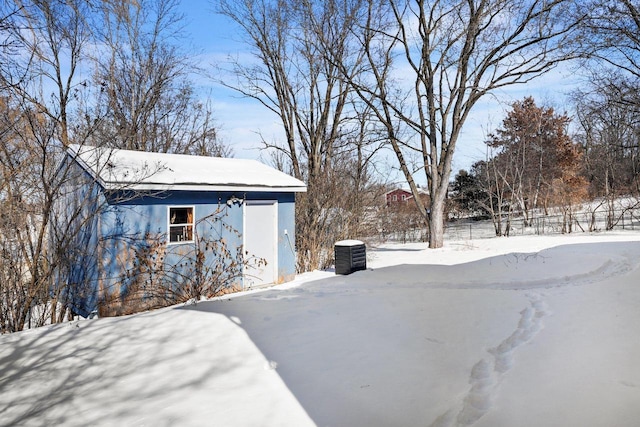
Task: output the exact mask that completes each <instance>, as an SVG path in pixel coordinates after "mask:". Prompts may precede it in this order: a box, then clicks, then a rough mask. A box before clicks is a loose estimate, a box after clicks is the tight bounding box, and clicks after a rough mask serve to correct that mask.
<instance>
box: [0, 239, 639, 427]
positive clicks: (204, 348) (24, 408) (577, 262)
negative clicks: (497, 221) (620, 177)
mask: <svg viewBox="0 0 640 427" xmlns="http://www.w3.org/2000/svg"><path fill="white" fill-rule="evenodd" d="M639 254H640V235H637V234H630V233H626V234H625V233H622V234H606V235H582V236H580V237H562V236H554V237H518V238H508V239H491V240H482V241H472V242H451V243H447V245H446V246H445V248H443V249H438V250H427V249H426V248H425V247H424V246H423V245H419V244H410V245H385V246H382V247H379V248H375V249H374V248H369V249H368V255H369V256H370V259H369V260H368V265H369V266H370V267H371V268H370V269H369V270H367V271H361V272H358V273H354V274H352V275H349V276H335V275H333V274H330V273H326V272H314V273H309V274H306V275H304V276H303V277H299V278H298V279H297V280H296V281H295V282H294V283H289V284H287V285H286V286H282V287H275V288H272V289H269V290H261V291H252V292H247V293H244V294H241V295H234V296H231V297H225V298H219V299H217V300H214V301H206V302H201V303H198V304H197V305H192V306H176V307H171V308H168V309H164V310H158V311H154V312H150V313H144V314H139V315H134V316H128V317H122V318H116V319H98V320H93V321H83V322H74V323H70V324H66V325H59V326H55V327H48V328H42V329H39V330H33V331H27V332H25V333H20V334H14V335H8V336H2V337H0V424H1V425H15V424H23V425H53V424H64V425H87V424H92V425H154V426H155V425H169V424H174V425H175V424H178V425H224V426H305V425H319V426H325V425H329V426H405V425H421V426H434V427H435V426H439V427H446V426H471V425H473V426H481V427H489V426H494V427H495V426H542V425H544V426H574V425H579V426H603V425H607V426H635V425H637V420H638V419H640V405H638V402H640V364H638V363H637V360H638V359H639V357H640V337H639V336H638V333H637V325H638V324H640V311H639V310H638V307H639V306H640V269H639V268H638V265H639Z"/></svg>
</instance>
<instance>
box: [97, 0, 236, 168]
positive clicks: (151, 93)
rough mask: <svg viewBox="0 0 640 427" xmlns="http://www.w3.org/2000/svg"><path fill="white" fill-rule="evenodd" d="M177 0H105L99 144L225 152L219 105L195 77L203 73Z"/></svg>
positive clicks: (101, 17) (99, 61) (101, 15)
mask: <svg viewBox="0 0 640 427" xmlns="http://www.w3.org/2000/svg"><path fill="white" fill-rule="evenodd" d="M178 4H179V2H178V0H141V1H135V2H133V1H105V2H102V4H101V6H100V8H99V14H98V15H99V16H97V17H96V21H97V23H96V27H98V28H101V30H100V31H99V34H97V36H96V38H97V40H98V41H99V42H100V45H99V46H101V47H99V48H98V49H97V51H96V52H95V53H94V64H95V70H96V71H95V73H94V76H93V79H94V81H95V85H96V87H98V88H100V89H99V92H98V93H97V94H96V98H97V99H96V102H97V104H98V108H100V109H101V113H100V114H99V115H101V116H104V117H105V118H106V120H103V121H102V123H101V127H100V132H99V133H97V134H96V136H95V138H94V141H93V143H94V145H105V144H106V145H109V146H112V147H114V148H123V149H130V150H146V151H153V152H172V153H181V154H184V153H191V154H199V155H217V156H224V155H229V154H231V151H230V150H229V149H228V148H226V147H224V146H223V145H222V143H221V141H220V140H219V137H218V134H217V129H216V126H215V121H214V120H213V114H212V109H211V107H210V105H209V103H207V102H203V101H201V100H200V99H199V97H198V94H197V92H196V90H195V88H194V85H193V83H192V81H191V80H190V75H191V73H197V72H199V70H198V68H197V67H196V65H195V64H193V62H192V61H191V60H190V59H189V56H188V52H186V51H185V50H184V47H183V46H181V45H180V44H179V42H184V37H183V35H182V26H183V16H182V15H181V14H180V13H178V11H177V6H178Z"/></svg>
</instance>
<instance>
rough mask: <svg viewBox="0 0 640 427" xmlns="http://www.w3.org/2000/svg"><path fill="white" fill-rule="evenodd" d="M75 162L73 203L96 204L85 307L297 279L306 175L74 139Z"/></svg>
mask: <svg viewBox="0 0 640 427" xmlns="http://www.w3.org/2000/svg"><path fill="white" fill-rule="evenodd" d="M66 161H71V162H72V166H74V167H75V166H77V169H78V170H79V171H80V174H79V175H78V179H76V180H75V181H74V184H73V188H72V189H69V190H68V191H67V192H66V197H65V198H64V202H63V205H66V206H69V203H76V204H77V203H84V204H85V205H86V207H83V208H82V212H83V215H81V218H75V222H76V224H82V225H81V226H82V227H84V228H83V233H80V234H79V237H78V239H76V241H77V243H78V245H80V246H81V247H82V249H83V250H80V251H77V252H78V253H82V254H83V255H82V256H79V257H78V258H77V265H78V267H76V269H77V272H76V275H75V277H76V279H75V282H77V283H84V284H85V285H84V286H83V287H82V289H75V290H74V291H73V292H74V295H73V297H72V298H71V299H72V300H73V308H74V310H75V311H76V312H78V313H80V314H82V315H87V314H88V313H90V312H92V311H94V310H96V309H98V308H100V307H103V308H104V307H111V308H109V310H111V311H108V310H107V309H106V308H105V309H104V310H107V311H108V312H107V313H106V314H117V313H118V310H124V311H129V312H130V311H135V310H134V309H132V308H123V307H124V306H126V305H129V306H132V305H134V306H135V305H136V304H137V303H138V302H139V300H140V299H142V300H147V301H154V300H156V299H157V298H163V295H164V297H165V298H167V299H168V300H170V299H171V298H170V297H171V294H172V293H175V294H176V295H181V296H182V297H184V295H186V294H189V293H191V294H193V295H196V294H198V292H200V293H201V294H206V295H212V294H214V293H217V292H220V291H226V290H228V289H236V290H237V289H247V288H251V287H255V286H263V285H268V284H275V283H282V282H286V281H289V280H292V279H293V278H294V276H295V267H296V266H295V263H296V255H295V247H294V242H295V193H297V192H304V191H306V187H305V184H304V183H303V182H302V181H300V180H298V179H295V178H293V177H291V176H289V175H287V174H285V173H283V172H280V171H278V170H276V169H274V168H271V167H269V166H267V165H264V164H262V163H260V162H258V161H256V160H245V159H233V158H216V157H203V156H191V155H179V154H164V153H149V152H140V151H130V150H119V149H109V148H96V147H89V146H78V145H72V146H70V147H69V148H68V150H67V159H66ZM62 209H63V210H64V209H65V207H64V206H62ZM76 249H77V248H76ZM158 294H160V295H158ZM113 307H116V308H113ZM118 307H120V308H118Z"/></svg>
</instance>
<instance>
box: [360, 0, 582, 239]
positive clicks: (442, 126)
mask: <svg viewBox="0 0 640 427" xmlns="http://www.w3.org/2000/svg"><path fill="white" fill-rule="evenodd" d="M576 25H577V18H575V15H574V10H573V2H572V1H569V0H555V1H543V0H519V1H506V0H441V1H427V0H417V1H400V0H399V1H393V0H392V1H389V2H384V3H382V5H381V6H380V3H379V2H374V1H370V6H369V12H368V14H367V16H366V17H365V18H364V21H363V22H362V25H361V29H360V30H359V39H360V43H361V45H362V48H363V49H364V51H365V52H366V57H367V68H368V71H369V72H368V74H367V75H366V76H367V78H366V79H363V78H362V76H363V74H361V73H360V74H357V76H359V79H357V80H355V79H350V81H351V83H353V85H354V86H355V87H356V88H357V91H358V93H359V94H360V95H361V97H362V99H363V100H365V101H366V102H369V103H371V105H372V107H374V109H375V111H377V112H378V120H380V121H381V122H382V123H383V125H384V127H385V128H386V129H387V137H388V140H389V143H390V144H391V145H392V147H393V150H394V152H395V153H396V155H397V157H398V161H399V163H400V168H401V169H402V171H403V173H404V176H405V178H406V179H407V181H408V183H409V186H410V188H411V191H412V192H413V193H414V194H415V195H417V194H418V187H417V185H416V183H415V173H416V172H420V173H424V176H425V177H426V180H427V183H428V187H429V192H430V195H431V197H430V202H429V204H428V205H424V204H422V205H421V204H418V208H419V210H420V212H421V213H422V215H423V216H424V218H425V219H428V224H429V229H430V236H429V246H430V247H432V248H437V247H441V246H442V244H443V233H444V207H445V199H446V196H447V190H448V186H449V178H450V174H451V163H452V160H453V155H454V152H455V149H456V145H457V143H458V139H459V137H460V133H461V131H462V129H463V127H464V124H465V122H466V120H467V118H468V117H469V114H470V113H471V111H472V109H473V107H474V106H475V105H476V103H477V102H478V101H479V100H480V99H482V98H483V97H486V96H487V95H490V94H491V93H493V92H495V90H496V89H499V88H503V87H506V86H509V85H514V84H518V83H526V82H529V81H531V80H532V79H534V78H536V77H538V76H540V75H542V74H544V73H546V72H547V71H549V70H550V69H552V68H553V67H555V66H556V65H558V64H559V63H560V62H561V61H566V60H569V59H571V58H572V57H573V56H572V55H571V53H569V52H568V51H567V50H566V49H565V48H566V47H568V46H570V43H571V42H572V36H573V32H574V30H575V28H576ZM410 153H418V154H419V155H420V156H421V158H422V162H421V165H420V169H418V170H412V169H410V167H409V165H408V162H407V160H406V158H407V156H408V155H410ZM414 199H415V200H416V201H419V200H420V199H419V198H418V197H415V198H414Z"/></svg>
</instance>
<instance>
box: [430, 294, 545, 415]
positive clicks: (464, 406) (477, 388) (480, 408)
mask: <svg viewBox="0 0 640 427" xmlns="http://www.w3.org/2000/svg"><path fill="white" fill-rule="evenodd" d="M527 298H528V299H529V305H528V306H527V307H526V308H525V309H524V310H522V311H521V312H520V321H519V322H518V328H517V329H516V330H515V331H514V332H513V333H512V334H511V335H510V336H509V337H508V338H507V339H505V340H504V341H502V342H501V343H500V344H499V345H498V346H497V347H495V348H492V349H489V350H488V353H489V355H490V357H487V358H484V359H481V360H480V361H479V362H477V363H476V364H475V365H474V366H473V368H472V369H471V375H470V377H469V384H470V385H471V388H470V389H469V390H468V391H467V393H466V395H465V396H464V397H463V398H462V400H461V402H460V403H459V404H457V405H456V406H455V407H453V408H451V409H450V410H448V411H447V412H445V413H444V414H442V415H440V416H439V417H438V418H437V419H436V420H435V421H434V422H433V423H431V425H430V427H464V426H470V425H472V424H474V423H475V422H476V421H477V420H479V419H480V418H481V417H482V416H483V415H484V414H486V413H487V412H488V411H489V410H490V409H491V405H492V399H493V396H494V394H495V393H496V391H497V389H498V387H499V385H500V382H501V380H502V378H503V376H504V375H505V374H506V373H507V372H509V370H510V369H511V367H512V366H513V362H514V353H515V351H516V350H517V349H518V348H519V347H520V346H522V345H523V344H526V343H527V342H529V341H531V340H532V339H533V338H534V337H535V336H536V334H537V333H538V332H539V331H540V329H542V320H543V319H544V317H545V316H547V315H548V314H549V311H548V309H547V305H546V304H545V302H544V301H543V300H542V299H541V296H540V295H537V294H527Z"/></svg>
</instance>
